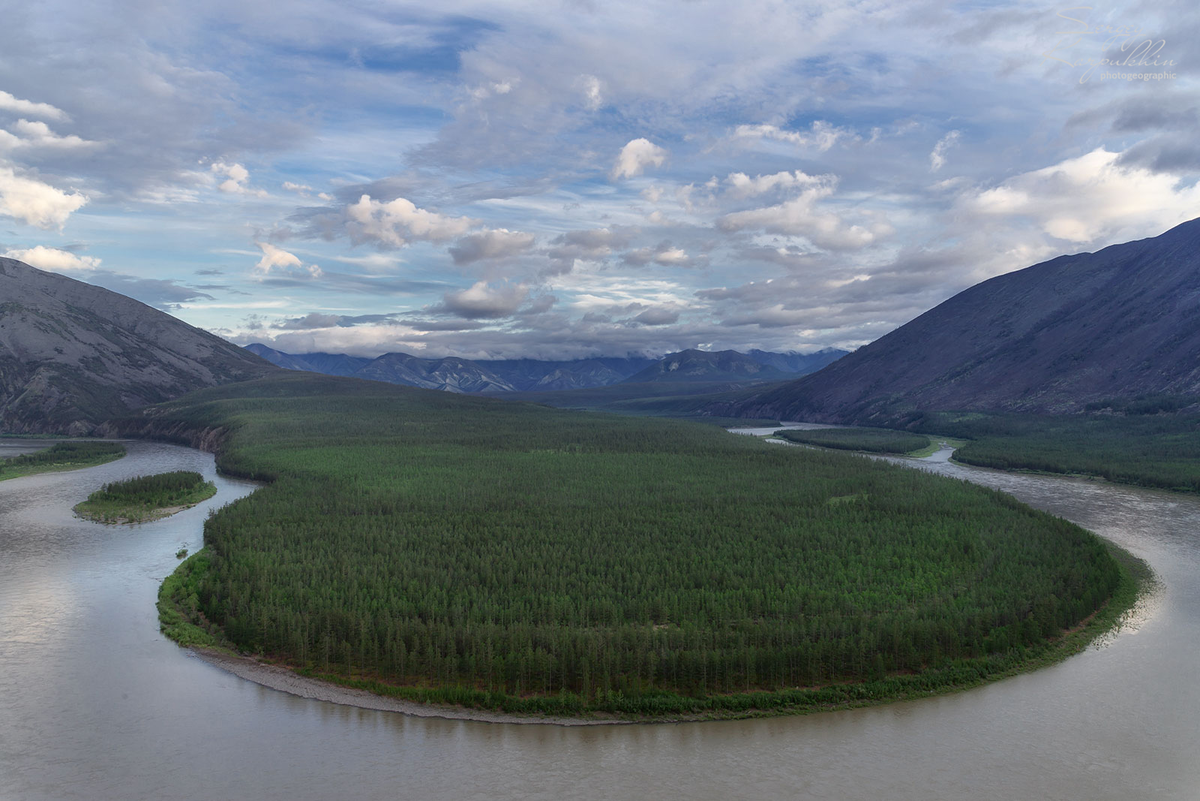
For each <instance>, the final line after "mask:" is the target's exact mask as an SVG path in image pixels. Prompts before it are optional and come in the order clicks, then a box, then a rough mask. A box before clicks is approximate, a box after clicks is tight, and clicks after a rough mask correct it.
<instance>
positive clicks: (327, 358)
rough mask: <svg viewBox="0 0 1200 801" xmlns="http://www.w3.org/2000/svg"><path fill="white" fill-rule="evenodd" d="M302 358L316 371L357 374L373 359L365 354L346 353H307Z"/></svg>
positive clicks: (330, 373)
mask: <svg viewBox="0 0 1200 801" xmlns="http://www.w3.org/2000/svg"><path fill="white" fill-rule="evenodd" d="M302 358H303V359H304V362H305V364H307V365H309V366H310V367H312V369H313V370H314V371H315V372H318V373H325V374H326V375H341V376H352V375H356V374H357V373H358V371H359V370H361V369H362V368H364V367H366V366H367V365H368V364H370V363H371V359H368V358H365V357H363V356H347V355H346V354H344V353H306V354H304V356H303V357H302Z"/></svg>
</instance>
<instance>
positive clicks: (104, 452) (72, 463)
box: [0, 442, 125, 481]
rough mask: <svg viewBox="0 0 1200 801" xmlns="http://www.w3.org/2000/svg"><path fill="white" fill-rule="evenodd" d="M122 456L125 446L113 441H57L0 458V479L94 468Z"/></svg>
mask: <svg viewBox="0 0 1200 801" xmlns="http://www.w3.org/2000/svg"><path fill="white" fill-rule="evenodd" d="M124 455H125V447H124V446H122V445H118V444H117V443H115V442H60V443H58V444H56V445H52V446H51V447H49V448H46V449H45V450H42V451H37V452H36V453H26V454H24V455H22V456H14V457H12V458H11V459H0V481H3V480H5V479H8V478H20V477H21V476H31V475H33V474H35V473H52V472H56V471H60V470H78V469H79V468H81V467H93V466H95V465H98V464H104V463H105V462H112V461H115V460H117V459H120V458H121V457H122V456H124Z"/></svg>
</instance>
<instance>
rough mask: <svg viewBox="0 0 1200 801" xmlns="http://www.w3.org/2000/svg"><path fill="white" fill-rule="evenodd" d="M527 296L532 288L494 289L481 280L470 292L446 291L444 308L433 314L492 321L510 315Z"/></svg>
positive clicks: (519, 286)
mask: <svg viewBox="0 0 1200 801" xmlns="http://www.w3.org/2000/svg"><path fill="white" fill-rule="evenodd" d="M527 297H529V287H527V286H525V285H524V284H515V285H508V286H500V287H491V286H488V283H487V282H486V281H480V282H478V283H476V284H474V285H473V286H471V287H470V288H469V289H463V290H459V291H458V292H447V293H446V294H445V295H443V296H442V303H441V305H439V306H436V307H433V308H431V309H430V311H433V312H438V313H444V314H453V315H455V316H457V317H464V318H466V319H468V320H480V319H485V320H491V319H496V318H500V317H509V316H511V315H512V314H513V313H514V312H515V311H516V310H517V309H518V308H520V306H521V304H522V303H524V302H525V298H527Z"/></svg>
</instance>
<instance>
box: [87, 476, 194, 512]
mask: <svg viewBox="0 0 1200 801" xmlns="http://www.w3.org/2000/svg"><path fill="white" fill-rule="evenodd" d="M216 493H217V487H216V485H215V484H213V483H212V482H211V481H205V480H204V476H202V475H200V474H199V473H196V472H193V471H189V470H176V471H174V472H172V473H159V474H158V475H153V476H137V477H136V478H131V479H129V480H127V481H117V482H113V483H111V484H105V485H104V486H103V487H101V488H100V489H99V490H97V491H95V492H93V493H92V494H91V495H89V496H88V499H87V500H86V501H84V502H82V503H79V504H76V505H75V514H77V515H79V516H80V517H83V518H86V519H88V520H93V521H95V522H97V523H114V524H116V523H146V522H148V521H151V520H158V519H160V518H163V517H169V516H170V515H173V514H175V513H176V512H182V511H183V510H184V509H187V508H189V507H192V506H195V505H196V504H198V503H200V502H201V501H203V500H207V499H208V498H211V497H212V496H213V495H216Z"/></svg>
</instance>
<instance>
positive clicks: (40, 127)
mask: <svg viewBox="0 0 1200 801" xmlns="http://www.w3.org/2000/svg"><path fill="white" fill-rule="evenodd" d="M14 131H15V133H13V132H14ZM99 144H100V143H99V142H89V141H88V140H86V139H80V138H79V137H78V136H74V135H71V136H59V135H58V134H56V133H54V131H52V130H50V126H49V125H47V124H46V123H44V122H30V121H29V120H25V119H21V120H17V122H16V123H15V124H13V125H12V127H11V128H10V129H9V130H7V131H5V130H0V151H9V152H11V151H14V150H21V149H27V148H28V149H32V148H43V149H46V150H88V149H90V148H94V147H98V146H99Z"/></svg>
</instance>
